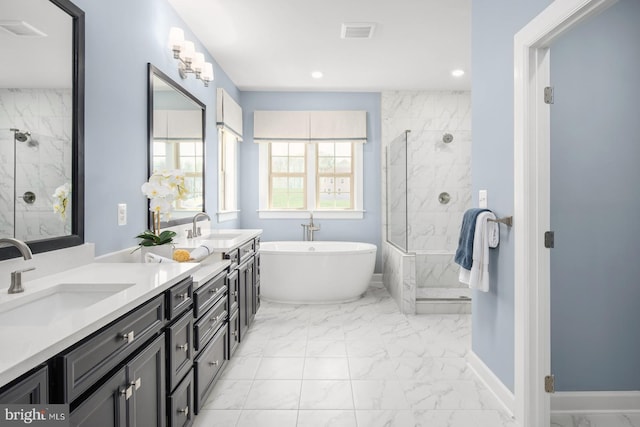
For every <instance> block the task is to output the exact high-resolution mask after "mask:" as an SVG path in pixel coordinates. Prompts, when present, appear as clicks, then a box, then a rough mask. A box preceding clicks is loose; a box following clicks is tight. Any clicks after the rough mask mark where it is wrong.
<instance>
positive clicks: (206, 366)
mask: <svg viewBox="0 0 640 427" xmlns="http://www.w3.org/2000/svg"><path fill="white" fill-rule="evenodd" d="M227 345H228V344H227V328H220V329H219V330H218V332H217V333H216V335H215V336H214V337H213V339H212V340H211V342H210V343H209V344H207V346H206V347H205V348H204V349H203V350H202V352H201V353H200V355H199V356H198V357H197V358H196V362H195V363H194V369H195V381H196V387H195V409H196V414H197V413H198V411H199V410H200V408H201V407H202V405H203V404H204V402H205V401H206V400H207V395H208V394H209V390H211V388H212V387H213V384H214V381H215V380H216V379H217V377H218V373H220V372H221V371H222V367H223V366H224V364H225V363H226V360H225V356H226V354H227Z"/></svg>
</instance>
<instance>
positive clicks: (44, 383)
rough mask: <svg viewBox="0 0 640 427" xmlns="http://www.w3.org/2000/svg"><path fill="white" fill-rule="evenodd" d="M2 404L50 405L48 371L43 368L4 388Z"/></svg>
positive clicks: (0, 400) (1, 397)
mask: <svg viewBox="0 0 640 427" xmlns="http://www.w3.org/2000/svg"><path fill="white" fill-rule="evenodd" d="M0 403H4V404H26V405H38V404H41V403H49V381H48V369H47V367H46V366H41V367H39V368H37V369H35V370H33V371H32V372H30V373H28V374H26V375H24V376H23V377H21V378H19V379H18V380H16V381H14V382H12V383H11V384H8V385H7V386H6V387H3V389H2V391H0Z"/></svg>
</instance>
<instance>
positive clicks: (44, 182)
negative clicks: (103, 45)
mask: <svg viewBox="0 0 640 427" xmlns="http://www.w3.org/2000/svg"><path fill="white" fill-rule="evenodd" d="M0 16H2V23H1V24H0V52H1V55H2V57H3V58H5V60H3V61H2V62H1V63H0V110H2V114H1V115H0V178H1V179H0V237H11V238H16V239H19V240H23V241H26V242H27V244H28V245H29V247H30V248H31V251H32V252H33V253H40V252H46V251H51V250H55V249H61V248H65V247H70V246H76V245H80V244H82V243H84V141H83V139H84V25H85V23H84V12H83V11H82V10H81V9H79V8H78V7H77V6H75V5H74V4H73V3H72V2H70V1H68V0H3V1H2V2H0ZM18 256H20V252H19V251H18V250H17V249H16V248H14V247H2V248H0V259H9V258H15V257H18Z"/></svg>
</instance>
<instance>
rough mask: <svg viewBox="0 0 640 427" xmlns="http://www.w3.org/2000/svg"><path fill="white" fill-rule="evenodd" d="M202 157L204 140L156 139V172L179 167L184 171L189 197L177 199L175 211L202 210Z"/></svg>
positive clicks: (154, 158)
mask: <svg viewBox="0 0 640 427" xmlns="http://www.w3.org/2000/svg"><path fill="white" fill-rule="evenodd" d="M202 159H203V152H202V140H190V139H171V138H167V139H164V138H162V139H160V138H156V139H154V142H153V166H154V172H156V171H162V170H171V169H179V170H181V171H182V172H183V173H184V185H185V187H186V189H187V198H186V199H185V200H176V201H175V207H174V208H173V209H174V210H175V211H197V212H200V211H202V200H203V194H202V182H203V176H202Z"/></svg>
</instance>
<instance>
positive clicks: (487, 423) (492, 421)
mask: <svg viewBox="0 0 640 427" xmlns="http://www.w3.org/2000/svg"><path fill="white" fill-rule="evenodd" d="M414 417H415V420H416V423H417V424H418V425H420V426H442V427H445V426H446V427H501V426H503V424H502V420H501V418H500V415H499V414H498V411H469V410H466V411H464V410H463V411H416V412H415V413H414Z"/></svg>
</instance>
